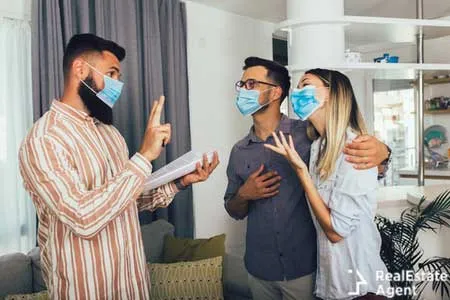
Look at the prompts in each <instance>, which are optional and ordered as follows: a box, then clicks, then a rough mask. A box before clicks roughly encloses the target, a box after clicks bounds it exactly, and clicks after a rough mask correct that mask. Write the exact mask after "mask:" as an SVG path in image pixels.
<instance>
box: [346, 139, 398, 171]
mask: <svg viewBox="0 0 450 300" xmlns="http://www.w3.org/2000/svg"><path fill="white" fill-rule="evenodd" d="M344 153H345V154H346V155H347V157H346V160H347V161H348V162H350V163H352V164H354V167H355V169H360V170H366V169H370V168H373V167H377V166H378V165H380V164H381V163H382V162H383V161H384V160H385V159H386V158H388V156H389V151H388V148H387V146H386V145H385V144H383V143H382V142H380V141H379V140H377V139H376V138H375V137H373V136H370V135H361V136H358V137H357V138H356V139H354V140H353V141H352V143H350V144H347V145H345V148H344Z"/></svg>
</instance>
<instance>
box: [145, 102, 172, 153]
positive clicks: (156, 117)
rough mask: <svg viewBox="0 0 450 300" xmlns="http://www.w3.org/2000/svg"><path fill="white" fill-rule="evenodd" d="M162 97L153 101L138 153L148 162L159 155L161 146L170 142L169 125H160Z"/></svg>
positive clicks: (170, 132)
mask: <svg viewBox="0 0 450 300" xmlns="http://www.w3.org/2000/svg"><path fill="white" fill-rule="evenodd" d="M164 101H165V98H164V96H161V97H159V100H155V102H154V103H153V106H152V110H151V112H150V117H149V119H148V123H147V128H146V130H145V134H144V140H143V141H142V145H141V149H140V150H139V153H141V154H142V155H144V156H145V158H147V159H148V160H149V161H153V160H155V159H156V158H158V156H159V155H160V154H161V151H162V148H163V144H164V145H166V144H168V143H169V142H170V137H171V134H172V130H171V127H170V124H169V123H167V124H163V125H161V112H162V109H163V106H164Z"/></svg>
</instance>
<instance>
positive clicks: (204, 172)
mask: <svg viewBox="0 0 450 300" xmlns="http://www.w3.org/2000/svg"><path fill="white" fill-rule="evenodd" d="M218 164H219V154H217V152H214V155H213V159H212V161H211V163H209V162H208V157H207V156H206V154H203V165H202V164H200V163H197V165H196V170H195V171H194V172H192V173H189V174H187V175H185V176H184V177H183V178H181V185H183V186H184V187H187V186H188V185H191V184H193V183H197V182H202V181H205V180H206V179H208V178H209V175H210V174H211V173H212V172H213V171H214V169H215V168H216V167H217V165H218Z"/></svg>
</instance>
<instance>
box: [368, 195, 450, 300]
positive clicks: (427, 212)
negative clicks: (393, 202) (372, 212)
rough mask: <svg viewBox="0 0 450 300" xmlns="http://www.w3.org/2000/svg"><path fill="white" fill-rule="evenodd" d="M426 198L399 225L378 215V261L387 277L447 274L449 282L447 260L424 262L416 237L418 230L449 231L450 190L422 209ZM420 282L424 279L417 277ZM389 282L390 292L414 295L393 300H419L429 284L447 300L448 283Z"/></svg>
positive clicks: (449, 294) (407, 210) (431, 259)
mask: <svg viewBox="0 0 450 300" xmlns="http://www.w3.org/2000/svg"><path fill="white" fill-rule="evenodd" d="M424 203H425V198H424V197H422V199H421V200H420V202H419V203H418V204H417V205H416V206H414V207H411V208H407V209H405V210H404V211H403V212H402V214H401V217H400V219H399V220H398V221H393V220H390V219H388V218H386V217H383V216H380V215H377V216H376V217H375V222H376V224H377V227H378V231H379V232H380V235H381V240H382V246H381V258H382V259H383V261H384V263H385V264H386V267H387V269H388V271H389V273H390V274H407V273H413V274H418V275H419V274H438V273H439V274H447V275H448V276H449V278H450V258H448V257H431V258H428V259H423V250H422V248H421V247H420V243H419V240H418V237H417V234H418V233H419V231H421V230H426V231H432V232H434V233H436V232H437V231H436V230H437V229H438V228H441V227H450V190H448V191H446V192H444V193H442V194H440V195H439V196H438V197H437V198H436V199H435V200H434V201H432V202H431V203H429V204H428V205H426V206H425V205H424ZM420 278H423V276H420ZM415 280H417V281H414V280H408V279H407V278H405V277H403V278H398V277H397V278H395V280H391V287H392V288H400V289H401V290H405V289H411V290H415V291H416V295H415V296H414V295H413V294H404V295H396V296H394V299H396V300H409V299H421V295H422V293H423V291H424V288H425V287H426V286H428V285H429V284H431V285H432V289H433V291H434V292H435V293H437V294H439V295H440V296H441V298H442V299H450V279H448V280H446V281H439V280H435V281H428V280H420V279H417V278H415Z"/></svg>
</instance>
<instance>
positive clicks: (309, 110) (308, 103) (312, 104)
mask: <svg viewBox="0 0 450 300" xmlns="http://www.w3.org/2000/svg"><path fill="white" fill-rule="evenodd" d="M290 98H291V103H292V108H293V110H294V112H295V114H296V115H297V116H298V117H299V118H300V119H301V120H302V121H306V120H307V119H308V118H309V117H310V116H311V115H312V114H313V113H314V112H315V111H316V110H317V109H318V108H319V107H320V102H319V100H317V98H316V88H315V87H314V86H313V85H307V86H305V87H304V88H302V89H294V90H293V91H292V92H291V97H290Z"/></svg>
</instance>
